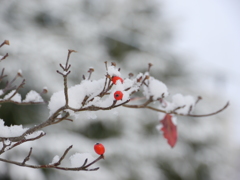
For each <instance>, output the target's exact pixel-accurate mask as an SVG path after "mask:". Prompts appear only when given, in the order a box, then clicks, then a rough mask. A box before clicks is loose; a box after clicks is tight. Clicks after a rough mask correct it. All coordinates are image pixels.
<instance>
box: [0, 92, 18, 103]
mask: <svg viewBox="0 0 240 180" xmlns="http://www.w3.org/2000/svg"><path fill="white" fill-rule="evenodd" d="M15 92H16V90H12V91H11V92H10V93H8V94H7V95H6V96H4V98H3V99H8V98H10V97H11V96H12V95H13V94H14V93H15ZM21 99H22V97H21V95H20V94H19V93H16V94H15V95H14V96H13V97H12V98H11V100H12V101H15V102H19V103H20V102H21Z"/></svg>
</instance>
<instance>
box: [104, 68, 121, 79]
mask: <svg viewBox="0 0 240 180" xmlns="http://www.w3.org/2000/svg"><path fill="white" fill-rule="evenodd" d="M107 73H108V74H109V75H110V76H119V77H120V76H121V73H120V72H119V71H118V69H117V68H116V67H115V66H108V70H107Z"/></svg>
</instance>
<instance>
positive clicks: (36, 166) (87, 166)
mask: <svg viewBox="0 0 240 180" xmlns="http://www.w3.org/2000/svg"><path fill="white" fill-rule="evenodd" d="M71 148H72V145H71V146H69V147H68V148H67V149H66V150H65V151H64V153H63V155H62V156H61V158H60V159H59V161H58V162H57V163H54V164H45V165H31V164H26V162H27V161H29V159H30V156H31V154H32V148H30V151H29V153H28V155H27V156H26V157H25V158H24V160H23V161H22V162H17V161H11V160H7V159H3V158H0V161H2V162H6V163H10V164H15V165H17V166H22V167H28V168H33V169H42V168H48V169H60V170H64V171H96V170H98V169H99V167H97V168H93V169H88V168H89V167H90V166H92V165H93V164H95V163H96V162H98V161H99V160H101V159H104V156H103V155H100V156H99V157H98V158H97V159H95V160H93V161H92V162H90V163H89V164H87V159H86V160H85V161H84V163H83V165H82V166H80V167H73V168H71V167H63V166H59V165H60V164H61V162H62V161H63V159H65V157H66V155H67V153H68V152H69V150H70V149H71Z"/></svg>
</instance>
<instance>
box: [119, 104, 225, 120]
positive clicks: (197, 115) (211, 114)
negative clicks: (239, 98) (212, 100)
mask: <svg viewBox="0 0 240 180" xmlns="http://www.w3.org/2000/svg"><path fill="white" fill-rule="evenodd" d="M151 102H153V101H149V100H148V101H146V102H145V103H144V104H142V105H129V104H124V105H123V106H124V107H127V108H136V109H137V108H140V109H142V108H147V109H151V110H153V111H157V112H161V113H165V114H175V115H179V116H190V117H207V116H213V115H215V114H218V113H220V112H222V111H223V110H225V109H226V108H227V107H228V106H229V102H227V103H226V105H224V107H222V108H221V109H219V110H217V111H215V112H212V113H208V114H190V113H188V114H179V113H177V112H175V111H176V109H175V110H173V111H170V112H169V111H165V110H162V109H158V108H155V107H152V106H148V104H149V103H151Z"/></svg>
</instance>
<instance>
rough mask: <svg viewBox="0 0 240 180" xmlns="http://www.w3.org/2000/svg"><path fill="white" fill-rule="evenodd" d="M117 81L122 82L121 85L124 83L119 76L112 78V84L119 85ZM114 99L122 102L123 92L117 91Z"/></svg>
mask: <svg viewBox="0 0 240 180" xmlns="http://www.w3.org/2000/svg"><path fill="white" fill-rule="evenodd" d="M117 81H120V82H121V83H123V79H122V78H121V77H119V76H113V77H112V82H113V84H117ZM114 98H115V99H116V100H117V101H118V100H122V98H123V93H122V91H116V92H115V93H114Z"/></svg>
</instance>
